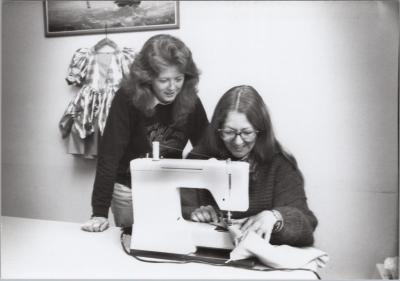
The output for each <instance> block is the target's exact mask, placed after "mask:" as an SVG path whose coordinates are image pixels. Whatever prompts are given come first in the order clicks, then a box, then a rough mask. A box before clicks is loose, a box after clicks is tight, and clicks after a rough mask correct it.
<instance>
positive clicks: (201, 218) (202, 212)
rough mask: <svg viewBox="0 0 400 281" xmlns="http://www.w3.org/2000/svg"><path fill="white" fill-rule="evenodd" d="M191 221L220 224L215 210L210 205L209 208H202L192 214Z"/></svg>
mask: <svg viewBox="0 0 400 281" xmlns="http://www.w3.org/2000/svg"><path fill="white" fill-rule="evenodd" d="M190 219H191V220H192V221H197V222H215V223H217V222H218V215H217V212H216V211H215V209H214V208H213V207H212V206H210V205H208V206H201V207H200V208H197V209H196V210H194V211H193V212H192V214H191V215H190Z"/></svg>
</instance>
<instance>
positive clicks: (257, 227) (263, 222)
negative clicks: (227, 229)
mask: <svg viewBox="0 0 400 281" xmlns="http://www.w3.org/2000/svg"><path fill="white" fill-rule="evenodd" d="M276 221H277V219H276V217H275V216H274V214H273V213H272V212H271V211H262V212H260V213H258V214H257V215H254V216H251V217H248V218H245V219H240V220H233V224H240V227H239V230H240V231H241V232H242V233H243V236H242V238H241V239H243V238H244V237H246V235H247V233H249V232H250V231H254V232H255V233H256V234H258V235H260V236H261V238H263V239H265V240H266V241H267V242H269V240H270V239H271V233H272V230H273V229H274V225H275V223H276Z"/></svg>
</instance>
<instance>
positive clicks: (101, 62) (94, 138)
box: [59, 47, 135, 158]
mask: <svg viewBox="0 0 400 281" xmlns="http://www.w3.org/2000/svg"><path fill="white" fill-rule="evenodd" d="M134 58H135V53H134V51H133V49H131V48H122V49H119V48H116V49H115V50H114V51H112V52H104V53H102V52H100V51H96V50H95V48H94V47H92V48H80V49H78V50H77V51H76V52H75V53H74V55H73V57H72V60H71V63H70V65H69V67H68V75H67V77H66V81H67V83H68V84H69V85H76V86H78V87H81V88H80V89H79V91H78V92H77V94H76V96H75V97H74V98H73V99H72V100H71V102H70V103H69V104H68V106H67V108H66V110H65V112H64V114H63V116H62V118H61V120H60V122H59V128H60V130H61V133H62V136H63V138H67V137H68V149H67V150H68V153H71V154H81V155H84V156H85V157H86V158H93V157H94V156H96V155H97V142H98V136H99V134H100V135H101V134H102V133H103V130H104V126H105V123H106V120H107V116H108V111H109V109H110V106H111V102H112V100H113V98H114V95H115V92H116V91H117V90H118V89H119V87H120V84H121V81H122V79H123V77H125V76H126V75H129V68H130V65H131V64H132V62H133V60H134Z"/></svg>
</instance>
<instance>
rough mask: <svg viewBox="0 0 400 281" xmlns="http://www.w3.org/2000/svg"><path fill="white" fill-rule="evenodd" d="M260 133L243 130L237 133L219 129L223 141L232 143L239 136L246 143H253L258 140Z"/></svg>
mask: <svg viewBox="0 0 400 281" xmlns="http://www.w3.org/2000/svg"><path fill="white" fill-rule="evenodd" d="M259 132H260V131H257V130H243V131H236V130H232V129H218V133H219V135H220V137H221V139H222V140H224V141H231V140H234V139H235V138H236V137H237V136H240V137H241V138H242V140H243V141H245V142H252V141H254V140H255V139H256V137H257V134H258V133H259Z"/></svg>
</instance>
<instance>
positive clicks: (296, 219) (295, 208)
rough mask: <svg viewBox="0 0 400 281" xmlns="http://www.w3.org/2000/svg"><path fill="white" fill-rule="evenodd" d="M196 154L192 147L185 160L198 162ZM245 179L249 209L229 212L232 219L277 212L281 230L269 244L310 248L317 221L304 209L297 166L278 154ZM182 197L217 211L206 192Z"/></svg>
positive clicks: (303, 194) (188, 202) (302, 187)
mask: <svg viewBox="0 0 400 281" xmlns="http://www.w3.org/2000/svg"><path fill="white" fill-rule="evenodd" d="M198 151H202V152H204V149H198V148H196V147H195V148H194V149H193V150H192V152H191V154H189V156H188V158H199V157H198V156H196V154H195V153H196V152H198ZM249 178H250V179H249V209H248V210H247V211H246V212H233V213H232V218H243V217H249V216H253V215H256V214H258V213H260V212H262V211H264V210H272V209H274V210H277V211H279V212H280V213H281V214H282V217H283V221H284V227H283V228H282V230H281V231H279V232H277V233H273V234H272V236H271V240H270V242H271V244H275V245H281V244H286V245H291V246H298V247H302V246H311V245H312V244H313V243H314V238H313V232H314V230H315V228H316V226H317V223H318V221H317V218H316V217H315V216H314V214H313V212H312V211H311V210H310V209H309V208H308V205H307V197H306V194H305V191H304V180H303V176H302V174H301V172H300V170H299V169H298V167H297V165H296V164H293V163H292V162H291V161H289V160H288V159H287V158H286V157H285V156H284V155H283V154H282V153H277V154H276V155H275V156H274V157H273V159H272V160H271V162H270V164H259V165H257V166H256V169H255V171H253V172H251V173H250V177H249ZM182 195H183V194H182ZM183 196H185V197H186V198H183V200H184V201H185V202H186V204H188V205H190V204H192V205H193V204H195V205H196V206H197V207H198V206H206V205H212V206H214V207H215V208H217V205H216V203H215V200H214V199H213V198H212V196H211V194H210V193H209V192H208V191H206V190H197V191H196V195H194V193H192V194H189V193H186V194H185V195H183ZM196 201H197V202H196ZM191 209H192V210H193V208H191Z"/></svg>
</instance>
